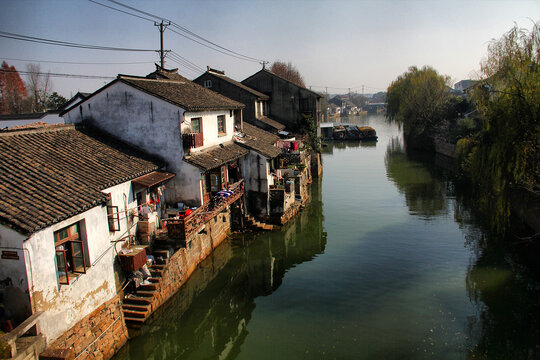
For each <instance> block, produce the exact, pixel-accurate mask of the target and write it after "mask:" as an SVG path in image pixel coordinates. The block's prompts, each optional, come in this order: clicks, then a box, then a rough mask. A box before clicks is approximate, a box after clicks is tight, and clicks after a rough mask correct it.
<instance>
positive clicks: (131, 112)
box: [64, 82, 217, 203]
mask: <svg viewBox="0 0 540 360" xmlns="http://www.w3.org/2000/svg"><path fill="white" fill-rule="evenodd" d="M184 112H185V111H184V109H182V108H180V107H178V106H175V105H173V104H170V103H168V102H166V101H163V100H160V99H158V98H156V97H153V96H151V95H149V94H147V93H144V92H142V91H139V90H137V89H134V88H132V87H130V86H127V85H125V84H123V83H120V82H118V83H116V84H113V85H111V86H109V87H108V88H105V89H104V90H102V91H101V92H99V93H97V94H95V95H94V96H93V97H91V98H90V99H88V100H87V101H85V102H84V103H82V104H80V105H79V106H77V107H75V108H73V109H71V110H70V111H69V112H67V113H66V114H64V119H65V122H66V123H67V124H74V123H85V124H88V125H92V126H95V127H97V128H99V129H101V130H104V131H106V132H108V133H110V134H112V135H114V136H116V137H118V138H120V139H122V140H123V141H125V142H127V143H129V144H131V145H133V146H135V147H138V148H140V149H142V150H144V151H146V152H147V153H149V154H153V155H157V156H159V157H161V158H162V159H163V160H164V161H165V162H166V163H167V170H168V171H170V172H173V173H175V174H177V176H176V177H175V178H173V179H172V180H171V181H170V182H169V183H168V184H167V191H166V201H167V202H169V203H176V202H178V201H181V200H182V199H181V192H182V189H183V187H189V186H191V184H190V183H189V182H186V181H185V180H184V178H183V177H182V176H181V172H182V166H183V164H184V162H183V161H182V159H183V157H184V150H183V148H182V136H181V133H180V124H181V122H182V121H184ZM216 121H217V120H216ZM216 126H217V125H216Z"/></svg>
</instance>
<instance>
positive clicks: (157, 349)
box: [115, 179, 326, 359]
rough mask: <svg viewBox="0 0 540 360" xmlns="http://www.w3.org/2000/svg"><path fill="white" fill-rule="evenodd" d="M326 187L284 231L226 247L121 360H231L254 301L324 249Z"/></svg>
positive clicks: (316, 187)
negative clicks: (323, 193)
mask: <svg viewBox="0 0 540 360" xmlns="http://www.w3.org/2000/svg"><path fill="white" fill-rule="evenodd" d="M320 192H321V183H320V181H317V179H315V180H314V184H313V186H312V188H311V196H312V197H311V200H310V202H309V204H308V205H307V206H306V208H305V209H304V210H303V211H302V212H301V213H300V214H299V215H298V216H297V217H296V218H295V219H294V220H293V221H291V222H290V223H289V224H288V225H287V226H285V227H284V228H283V229H281V230H280V231H274V232H266V233H256V234H241V235H236V236H234V237H233V238H232V239H231V240H228V241H226V242H224V243H223V244H222V245H221V246H220V247H218V248H217V249H216V250H215V252H214V253H213V254H212V255H210V256H209V257H208V258H207V259H206V260H205V261H204V262H203V263H202V264H201V267H200V268H199V269H198V270H197V271H195V272H194V273H193V275H192V277H191V278H190V279H189V280H188V281H187V282H186V284H185V285H184V287H183V288H182V289H181V290H180V291H179V293H178V294H176V295H175V296H174V297H173V298H172V299H171V300H170V301H169V302H168V303H167V304H165V306H163V307H162V308H161V309H160V310H159V311H158V312H156V313H155V314H154V315H153V316H152V318H151V319H149V321H148V322H147V324H146V325H145V326H143V327H142V328H141V329H139V330H137V331H133V332H132V333H131V336H132V337H133V339H132V340H130V341H129V343H128V344H127V345H126V346H125V347H124V348H123V349H122V350H121V351H120V353H119V354H118V355H117V356H116V358H115V359H190V358H194V359H195V358H197V359H200V358H204V359H218V358H219V359H233V358H235V357H236V355H237V354H238V353H239V351H240V346H241V345H242V343H243V342H244V339H245V338H246V336H247V335H248V331H247V325H248V323H249V321H250V319H251V315H252V312H253V310H254V309H255V299H256V298H257V297H259V296H265V295H269V294H271V293H272V292H273V291H274V290H276V289H277V288H278V287H279V286H280V285H281V283H282V280H283V277H284V276H285V274H286V272H287V270H288V269H290V268H292V267H294V266H297V265H299V264H301V263H303V262H306V261H310V260H312V259H313V258H314V257H316V256H317V255H320V254H322V253H323V252H324V249H325V246H326V234H325V232H324V231H323V215H322V214H323V212H322V202H321V196H320Z"/></svg>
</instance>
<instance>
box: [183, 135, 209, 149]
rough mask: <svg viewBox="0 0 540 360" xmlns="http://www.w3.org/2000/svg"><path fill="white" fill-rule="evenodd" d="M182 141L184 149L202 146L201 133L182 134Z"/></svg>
mask: <svg viewBox="0 0 540 360" xmlns="http://www.w3.org/2000/svg"><path fill="white" fill-rule="evenodd" d="M182 142H183V144H184V148H185V149H191V148H198V147H201V146H203V144H204V138H203V134H202V133H192V134H182Z"/></svg>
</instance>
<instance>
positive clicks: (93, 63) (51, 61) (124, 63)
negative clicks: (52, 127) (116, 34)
mask: <svg viewBox="0 0 540 360" xmlns="http://www.w3.org/2000/svg"><path fill="white" fill-rule="evenodd" d="M0 58H1V59H4V60H10V61H26V62H37V63H51V64H74V65H133V64H152V63H154V61H134V62H75V61H53V60H36V59H17V58H7V57H0Z"/></svg>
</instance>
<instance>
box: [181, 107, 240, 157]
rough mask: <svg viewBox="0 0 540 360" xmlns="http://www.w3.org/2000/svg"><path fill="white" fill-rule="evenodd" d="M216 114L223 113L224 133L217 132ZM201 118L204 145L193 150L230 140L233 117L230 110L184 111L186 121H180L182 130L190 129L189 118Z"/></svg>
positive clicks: (232, 131) (232, 133)
mask: <svg viewBox="0 0 540 360" xmlns="http://www.w3.org/2000/svg"><path fill="white" fill-rule="evenodd" d="M218 115H225V128H226V133H225V134H224V135H219V134H218V122H217V118H218ZM198 117H200V118H202V133H203V136H204V145H203V146H201V147H198V148H196V149H193V150H192V151H193V152H197V151H201V150H204V149H207V148H209V147H212V146H215V145H219V144H223V143H225V142H228V141H232V138H233V135H234V118H233V116H231V111H229V110H221V111H201V112H191V111H190V112H186V114H185V118H186V121H185V122H184V123H182V131H184V132H185V131H187V130H188V129H191V119H193V118H198Z"/></svg>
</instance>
